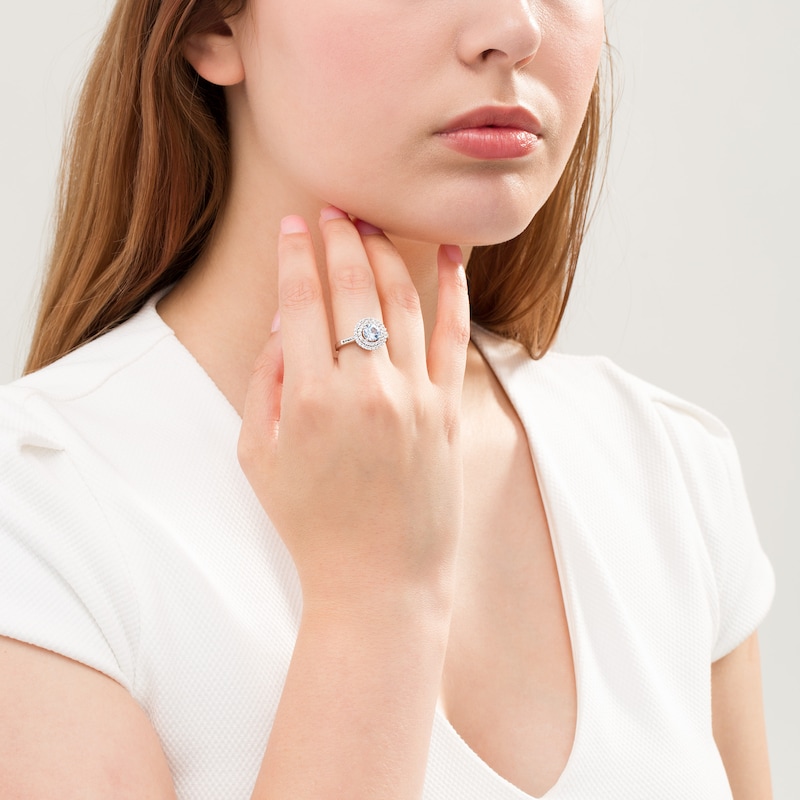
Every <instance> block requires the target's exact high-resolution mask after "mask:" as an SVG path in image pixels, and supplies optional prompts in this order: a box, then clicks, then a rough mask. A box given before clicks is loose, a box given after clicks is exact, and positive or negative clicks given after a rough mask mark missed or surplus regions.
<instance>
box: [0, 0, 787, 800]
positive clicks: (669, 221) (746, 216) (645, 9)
mask: <svg viewBox="0 0 800 800" xmlns="http://www.w3.org/2000/svg"><path fill="white" fill-rule="evenodd" d="M489 1H490V0H487V2H489ZM110 7H111V3H110V2H108V1H107V0H71V2H69V3H64V2H56V1H55V0H40V1H39V2H37V3H12V4H7V8H6V10H5V12H4V22H5V30H6V36H5V37H4V42H3V47H2V48H0V81H2V94H3V97H4V101H3V104H4V105H3V116H2V120H3V123H2V126H0V242H2V247H3V256H2V260H0V383H2V382H6V381H8V380H11V379H12V378H13V377H15V376H16V375H18V374H19V371H20V369H21V366H22V363H23V359H24V354H25V351H26V348H27V343H28V339H29V333H30V319H31V313H32V308H33V300H34V290H35V286H36V285H37V281H38V279H39V276H40V269H41V266H42V263H43V260H44V257H45V255H46V252H47V247H48V231H49V218H50V211H51V208H52V198H53V189H54V185H55V175H56V170H57V164H58V159H59V154H60V146H61V139H62V132H63V128H64V124H65V119H66V116H67V111H68V109H69V108H70V107H71V103H72V100H73V99H74V94H75V90H76V87H77V86H78V84H79V81H80V76H81V74H82V71H83V69H84V68H85V65H86V61H87V58H88V55H89V53H90V52H91V49H92V46H93V44H94V43H95V42H96V39H97V35H98V33H99V31H100V29H101V27H102V23H103V21H104V19H105V16H106V15H107V14H108V12H109V10H110ZM799 9H800V6H798V4H796V3H794V2H790V0H760V2H759V3H757V4H756V3H752V2H747V3H745V2H743V1H742V0H704V1H703V2H698V0H671V2H670V3H662V2H647V0H609V3H608V6H607V16H608V26H609V37H610V39H611V41H612V43H613V45H614V49H615V50H616V55H615V56H614V61H615V83H616V94H617V111H616V117H615V125H614V138H613V146H612V150H611V157H610V163H609V172H608V177H607V180H606V185H605V191H604V194H603V197H602V200H601V205H600V207H599V210H598V213H597V216H596V220H595V225H594V228H593V231H592V234H591V236H590V239H589V241H588V242H587V245H586V247H585V250H584V253H583V258H582V262H581V265H580V269H579V272H578V276H577V278H576V281H575V286H574V290H573V294H572V297H571V300H570V305H569V307H568V312H567V316H566V318H565V323H564V327H563V330H562V333H561V335H560V337H559V341H558V344H557V349H560V350H565V351H568V352H577V353H604V354H607V355H609V356H610V357H611V358H613V359H614V360H615V361H617V363H619V364H620V365H622V366H623V367H625V368H626V369H628V370H630V371H631V372H633V373H635V374H637V375H640V376H641V377H643V378H645V379H647V380H649V381H651V382H653V383H656V384H658V385H660V386H663V387H665V388H667V389H669V390H670V391H672V392H674V393H675V394H678V395H681V396H683V397H685V398H687V399H689V400H692V401H693V402H696V403H698V404H700V405H702V406H704V407H706V408H708V409H709V410H710V411H712V412H713V413H715V414H717V415H718V416H719V417H721V418H722V419H723V421H724V422H725V423H726V424H727V425H728V427H729V428H730V429H731V430H732V432H733V434H734V437H735V439H736V442H737V445H738V448H739V453H740V456H741V460H742V464H743V469H744V473H745V479H746V483H747V486H748V491H749V495H750V500H751V504H752V507H753V513H754V515H755V518H756V522H757V523H758V526H759V529H760V531H761V537H762V542H763V544H764V547H765V549H766V551H767V553H768V555H769V556H770V558H771V560H772V563H773V565H774V567H775V571H776V574H777V580H778V592H777V596H776V600H775V604H774V606H773V609H772V611H771V613H770V616H769V617H768V618H767V620H766V622H765V623H764V625H763V626H762V629H761V643H762V660H763V673H764V692H765V702H766V712H767V724H768V732H769V740H770V750H771V755H772V763H773V779H774V784H775V797H776V798H794V797H798V796H800V789H799V788H798V787H800V781H798V779H797V778H796V777H795V776H796V773H797V769H796V761H797V754H798V753H799V752H800V724H798V720H800V690H798V682H799V681H800V626H799V625H798V621H797V618H798V613H799V612H800V575H798V570H799V569H800V558H799V556H800V548H799V547H798V532H799V531H798V528H799V527H800V526H799V525H798V522H800V513H798V504H797V499H798V494H800V492H798V489H799V488H800V468H799V467H798V461H799V459H798V451H800V435H798V413H799V412H800V385H799V384H800V324H799V323H798V319H800V314H799V313H798V302H799V301H800V291H799V290H800V280H799V279H798V271H800V257H798V253H797V245H796V236H797V230H798V227H797V220H798V218H800V201H798V186H799V185H800V159H799V158H798V130H800V114H799V113H798V98H800V86H799V84H800V56H799V55H798V54H799V53H800V48H798V46H797V41H798V40H799V39H800V10H799ZM598 424H602V420H599V421H598Z"/></svg>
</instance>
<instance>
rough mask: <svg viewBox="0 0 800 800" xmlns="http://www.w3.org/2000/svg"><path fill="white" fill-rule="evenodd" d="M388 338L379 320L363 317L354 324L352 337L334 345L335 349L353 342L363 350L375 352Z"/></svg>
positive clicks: (387, 333)
mask: <svg viewBox="0 0 800 800" xmlns="http://www.w3.org/2000/svg"><path fill="white" fill-rule="evenodd" d="M388 338H389V332H388V331H387V330H386V326H385V325H384V324H383V323H382V322H381V321H380V320H379V319H375V318H374V317H364V319H360V320H359V321H358V322H357V323H356V327H355V330H354V331H353V335H352V336H350V337H349V338H347V339H342V340H341V341H339V342H337V343H336V349H337V350H339V349H340V348H342V347H344V346H345V345H346V344H352V343H353V342H355V343H356V344H357V345H358V346H359V347H360V348H362V349H363V350H377V349H378V348H379V347H382V346H383V345H385V344H386V340H387V339H388Z"/></svg>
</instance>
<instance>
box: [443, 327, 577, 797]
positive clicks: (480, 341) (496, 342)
mask: <svg viewBox="0 0 800 800" xmlns="http://www.w3.org/2000/svg"><path fill="white" fill-rule="evenodd" d="M472 342H473V344H474V345H475V346H476V347H477V348H478V350H479V351H480V353H481V355H482V356H483V358H484V360H485V361H486V363H487V364H488V366H489V368H490V369H491V371H492V373H493V375H494V377H495V379H496V380H497V381H498V383H499V384H500V386H501V387H502V389H503V391H504V392H505V393H506V396H507V397H508V400H509V402H510V403H511V405H512V407H513V409H514V411H515V413H516V414H517V416H518V418H519V420H520V423H521V424H522V427H523V429H524V431H525V435H526V438H527V442H528V450H529V453H530V458H531V462H532V464H533V469H534V473H535V475H536V480H537V482H538V484H539V492H540V494H541V498H542V505H543V507H544V512H545V518H546V520H547V527H548V531H549V534H550V541H551V545H552V548H553V555H554V558H555V563H556V570H557V573H558V582H559V588H560V591H561V601H562V603H563V606H564V614H565V616H566V620H567V629H568V631H569V641H570V650H571V653H572V664H573V670H574V680H575V701H576V719H575V733H574V736H573V741H572V747H571V749H570V753H569V756H568V758H567V761H566V763H565V765H564V768H563V769H562V770H561V774H560V775H559V776H558V778H557V779H556V781H555V783H554V784H553V785H552V786H551V787H550V788H549V789H548V790H547V791H546V792H545V793H544V794H543V795H540V796H539V797H535V796H533V795H529V794H527V793H526V792H525V791H523V790H522V789H520V788H519V787H518V786H516V784H514V783H512V782H511V781H509V780H508V779H507V778H504V777H503V776H502V775H500V774H499V773H498V772H496V771H495V770H494V769H493V768H492V767H491V766H489V764H487V763H486V762H485V761H484V760H483V759H482V758H481V757H480V756H479V755H478V754H477V753H476V752H475V751H474V750H473V749H472V748H471V747H470V746H469V745H468V744H467V743H466V742H465V741H464V739H463V738H462V737H461V735H460V734H459V733H458V731H457V730H456V729H455V727H454V726H453V725H452V724H451V723H450V721H449V720H448V718H447V716H446V715H445V713H444V711H443V710H442V709H441V708H440V707H439V706H438V705H437V707H436V712H435V716H436V718H437V719H438V720H439V722H440V724H441V725H442V726H443V729H444V730H445V731H446V733H447V734H448V736H449V738H450V739H451V740H452V741H455V742H456V745H457V746H458V748H459V749H460V750H461V752H462V753H463V755H464V756H465V758H466V759H467V760H468V762H471V764H472V765H473V766H474V768H476V769H477V770H479V771H481V772H483V773H484V774H485V775H488V776H489V777H490V778H491V779H492V780H494V781H496V782H497V783H499V784H501V785H503V786H504V787H505V788H506V789H507V790H508V791H509V792H510V794H509V797H508V798H505V797H503V798H500V797H498V798H497V800H557V798H558V795H559V793H560V791H561V788H562V787H563V786H564V784H565V783H566V781H567V780H568V778H569V775H570V774H571V772H572V771H573V770H574V768H575V766H574V765H575V763H576V762H577V760H578V757H579V752H580V747H581V729H582V727H583V726H582V720H583V715H584V713H585V707H584V706H585V702H584V697H583V694H582V683H583V682H582V680H581V675H580V660H579V656H580V642H579V635H578V631H577V628H578V626H577V624H576V618H575V609H574V608H573V600H572V597H573V593H572V592H571V591H570V588H571V587H570V585H569V582H568V581H569V579H568V575H567V573H568V570H567V569H566V565H565V562H564V553H563V552H562V550H563V542H562V541H561V539H560V533H561V532H562V530H563V529H562V525H561V524H560V522H559V520H558V519H557V514H556V510H555V506H556V505H557V504H556V503H555V502H554V501H553V497H554V495H555V493H554V492H553V491H552V489H553V487H552V486H551V485H548V482H549V481H550V479H551V476H550V475H549V474H548V472H547V470H546V469H545V468H544V467H543V466H542V464H540V463H539V461H538V460H537V455H538V453H539V452H540V450H541V447H540V445H541V443H542V442H541V440H540V439H539V438H537V437H538V436H539V431H540V430H541V426H540V427H539V428H535V426H533V425H532V424H531V420H530V418H529V415H530V414H531V413H532V410H531V411H528V410H527V409H526V408H525V407H523V406H522V405H521V404H520V403H519V398H518V397H517V392H516V387H515V386H514V385H513V384H514V378H515V377H516V376H518V375H521V373H520V372H519V371H518V370H511V369H498V363H496V362H499V360H500V357H501V356H502V357H503V358H506V359H511V360H512V361H513V362H514V366H517V367H524V368H527V369H531V368H535V366H536V363H537V362H535V361H533V359H531V358H530V356H529V355H528V354H527V352H526V351H525V349H524V347H523V346H522V345H521V344H519V343H517V342H514V341H512V340H509V339H504V338H502V337H500V336H498V335H497V334H493V333H491V332H489V331H487V330H485V329H483V328H481V327H479V326H477V325H475V324H474V323H473V326H472ZM497 350H500V351H501V352H493V351H497ZM526 402H527V403H528V404H529V406H528V407H529V408H530V404H532V403H534V402H535V400H534V398H533V396H532V395H530V396H529V397H526ZM533 416H536V414H535V413H534V414H533ZM534 431H535V432H534Z"/></svg>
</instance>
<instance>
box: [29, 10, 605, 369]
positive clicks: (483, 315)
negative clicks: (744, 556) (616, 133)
mask: <svg viewBox="0 0 800 800" xmlns="http://www.w3.org/2000/svg"><path fill="white" fill-rule="evenodd" d="M244 4H245V3H244V0H239V1H238V2H236V1H235V0H231V2H221V0H125V1H124V2H118V3H117V5H116V7H115V9H114V11H113V14H112V16H111V19H110V21H109V23H108V26H107V28H106V30H105V33H104V35H103V37H102V39H101V41H100V44H99V46H98V49H97V52H96V54H95V56H94V60H93V61H92V63H91V65H90V68H89V72H88V74H87V77H86V80H85V83H84V86H83V90H82V93H81V96H80V99H79V102H78V106H77V110H76V113H75V116H74V119H73V121H72V125H71V128H70V131H69V136H68V139H67V144H66V147H65V151H64V157H63V160H62V168H61V178H60V190H59V195H58V205H57V212H56V225H55V238H54V242H53V247H52V251H51V256H50V263H49V266H48V270H47V273H46V276H45V279H44V283H43V286H42V293H41V302H40V307H39V313H38V317H37V321H36V326H35V329H34V334H33V341H32V345H31V349H30V353H29V356H28V360H27V363H26V365H25V371H26V372H32V371H34V370H37V369H40V368H41V367H44V366H46V365H47V364H49V363H51V362H53V361H55V360H56V359H58V358H60V357H61V356H62V355H65V354H66V353H68V352H70V351H71V350H74V349H75V348H76V347H78V346H80V345H81V344H83V343H85V342H87V341H89V340H91V339H94V338H96V337H98V336H100V335H101V334H103V333H105V332H106V331H109V330H111V329H112V328H114V327H115V326H117V325H119V324H120V323H121V322H124V321H125V320H126V319H128V318H129V317H131V316H132V315H133V314H135V313H136V312H137V311H138V310H139V309H140V308H141V307H142V306H143V305H144V303H145V302H146V301H147V299H148V298H149V297H150V296H151V295H152V294H153V293H154V292H156V291H158V290H159V289H162V288H165V287H167V286H169V285H170V284H172V283H174V282H175V281H177V280H178V279H180V278H181V277H182V276H183V275H184V274H185V273H186V272H187V271H188V269H189V268H190V267H191V266H192V264H193V263H194V261H195V260H196V259H197V257H198V255H199V254H200V253H201V251H202V250H203V248H204V246H205V244H206V242H207V240H208V238H209V236H210V234H211V231H212V229H213V226H214V222H215V220H216V218H217V215H218V213H219V211H220V209H221V207H222V204H223V201H224V198H225V193H226V189H227V185H228V179H229V145H228V131H227V122H226V106H225V97H224V93H223V91H222V89H221V88H220V87H218V86H215V85H213V84H211V83H208V82H207V81H205V80H203V79H202V78H201V77H199V76H198V75H197V73H196V72H195V71H194V69H193V68H192V67H191V66H190V65H189V63H188V62H187V61H186V59H185V58H184V55H183V44H184V43H185V41H186V39H187V37H188V36H190V35H192V34H194V33H197V32H201V31H207V30H211V29H214V28H218V27H220V26H222V25H224V19H225V17H226V16H230V15H231V14H234V13H236V12H238V11H239V10H241V7H242V6H244ZM599 129H600V103H599V83H598V82H596V83H595V87H594V90H593V92H592V96H591V101H590V103H589V107H588V111H587V114H586V119H585V121H584V124H583V127H582V129H581V131H580V134H579V136H578V140H577V142H576V144H575V147H574V150H573V152H572V155H571V157H570V160H569V162H568V164H567V167H566V170H565V172H564V174H563V175H562V177H561V179H560V181H559V183H558V185H557V186H556V189H555V190H554V191H553V193H552V195H551V196H550V198H549V199H548V200H547V202H546V203H545V205H544V206H543V207H542V209H541V210H540V211H539V213H538V214H537V215H536V217H535V218H534V220H533V221H532V222H531V224H530V225H529V227H528V228H527V229H526V230H525V231H524V232H523V233H522V234H520V235H519V236H517V237H516V238H515V239H513V240H511V241H509V242H506V243H504V244H500V245H493V246H489V247H481V248H476V250H475V251H474V252H473V254H472V257H471V259H470V262H469V266H468V274H469V285H470V297H471V304H472V316H473V318H474V319H475V321H476V322H478V323H480V324H482V325H484V326H485V327H487V328H489V329H491V330H494V331H497V332H498V333H501V334H503V335H506V336H513V337H515V338H517V339H519V340H520V341H522V342H524V343H525V345H526V346H527V347H528V349H529V350H530V352H531V354H532V355H534V357H537V358H538V357H540V356H541V355H543V354H544V353H545V352H546V351H547V349H548V347H549V346H550V344H551V342H552V341H553V339H554V338H555V334H556V332H557V330H558V326H559V323H560V321H561V316H562V314H563V311H564V306H565V305H566V301H567V298H568V296H569V289H570V286H571V283H572V276H573V274H574V270H575V264H576V261H577V257H578V252H579V249H580V244H581V240H582V238H583V235H584V230H585V227H586V220H587V209H588V207H589V203H590V195H591V189H592V180H593V175H594V171H595V162H596V160H597V154H598V142H599Z"/></svg>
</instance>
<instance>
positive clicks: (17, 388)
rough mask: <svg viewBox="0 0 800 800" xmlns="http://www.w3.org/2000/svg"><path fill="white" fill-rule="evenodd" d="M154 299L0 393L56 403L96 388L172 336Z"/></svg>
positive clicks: (0, 390)
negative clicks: (110, 328) (132, 314)
mask: <svg viewBox="0 0 800 800" xmlns="http://www.w3.org/2000/svg"><path fill="white" fill-rule="evenodd" d="M156 299H157V298H153V299H152V300H150V301H149V302H148V303H147V304H146V305H145V307H144V308H142V309H141V310H140V311H139V312H138V313H137V314H135V315H134V316H133V317H131V318H130V319H128V320H127V321H125V322H123V323H122V324H120V325H118V326H117V327H116V328H114V329H112V330H111V331H109V332H108V333H106V334H104V335H102V336H100V337H98V338H97V339H94V340H92V341H90V342H87V343H86V344H84V345H82V346H81V347H78V348H77V349H75V350H73V351H72V352H70V353H67V354H66V355H65V356H63V357H61V358H60V359H58V360H57V361H54V362H53V363H52V364H50V365H48V366H46V367H44V368H43V369H40V370H38V371H36V372H33V373H30V374H28V375H25V376H24V377H22V378H20V379H18V380H17V381H15V382H14V383H12V384H10V385H9V386H8V387H3V388H2V389H0V393H3V394H10V395H12V396H13V395H16V396H17V397H18V398H20V397H22V398H24V397H32V396H34V395H38V396H39V397H41V398H47V399H49V400H50V401H52V402H53V403H59V402H70V401H74V400H77V399H79V398H80V397H82V396H85V395H88V394H91V393H92V392H94V391H96V390H97V389H98V388H100V387H102V386H103V385H104V384H106V383H107V382H108V381H109V380H112V379H113V378H114V377H115V376H116V375H119V374H120V373H123V372H124V371H125V370H126V369H128V368H130V367H131V366H133V365H135V364H137V363H138V362H141V361H142V360H143V359H145V358H146V356H147V355H148V353H150V352H151V351H152V350H153V349H154V348H156V347H158V345H159V344H160V343H162V342H163V341H165V340H168V339H172V338H173V336H174V335H173V333H172V331H171V330H170V329H169V328H168V327H167V325H166V324H165V323H164V322H163V321H162V320H161V318H160V317H159V316H158V313H157V311H156V310H155V301H156Z"/></svg>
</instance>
